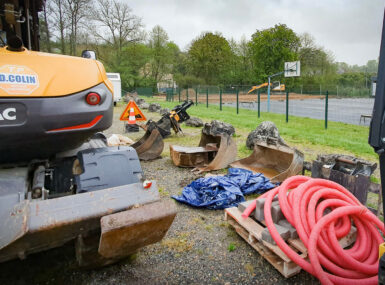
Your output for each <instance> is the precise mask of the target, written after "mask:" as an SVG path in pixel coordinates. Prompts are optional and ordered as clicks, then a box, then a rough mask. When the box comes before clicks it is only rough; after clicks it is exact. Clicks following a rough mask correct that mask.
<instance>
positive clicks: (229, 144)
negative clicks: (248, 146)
mask: <svg viewBox="0 0 385 285" xmlns="http://www.w3.org/2000/svg"><path fill="white" fill-rule="evenodd" d="M170 156H171V159H172V161H173V162H174V164H175V165H176V166H180V167H194V169H193V171H197V172H204V171H211V170H218V169H222V168H225V167H227V166H228V165H229V164H230V163H231V162H233V161H234V160H235V158H236V156H237V145H236V144H235V142H234V140H233V139H232V138H231V136H230V135H228V134H226V133H223V134H218V135H210V134H206V133H204V132H202V135H201V140H200V142H199V146H198V147H183V146H176V145H170Z"/></svg>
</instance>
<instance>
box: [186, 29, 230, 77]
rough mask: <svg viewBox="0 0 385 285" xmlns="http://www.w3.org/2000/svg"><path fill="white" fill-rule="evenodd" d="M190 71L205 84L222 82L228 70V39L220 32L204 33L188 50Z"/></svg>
mask: <svg viewBox="0 0 385 285" xmlns="http://www.w3.org/2000/svg"><path fill="white" fill-rule="evenodd" d="M188 56H189V66H190V70H191V73H192V74H193V75H194V76H196V77H198V78H202V79H204V80H205V82H206V84H217V83H223V82H224V81H225V80H224V79H225V77H226V73H228V72H229V67H230V63H231V58H232V56H233V53H232V51H231V48H230V45H229V43H228V41H227V40H226V39H225V38H224V37H223V36H222V35H220V34H218V33H217V34H213V33H209V32H207V33H204V34H202V35H201V36H200V37H198V38H197V39H195V40H194V41H193V42H192V43H191V46H190V48H189V50H188Z"/></svg>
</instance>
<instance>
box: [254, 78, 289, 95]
mask: <svg viewBox="0 0 385 285" xmlns="http://www.w3.org/2000/svg"><path fill="white" fill-rule="evenodd" d="M268 86H269V83H267V82H265V83H262V84H259V85H255V86H252V87H251V89H250V90H249V91H248V92H247V94H250V93H251V92H253V91H255V90H258V89H261V88H263V87H268ZM270 87H271V90H272V91H285V84H281V83H280V82H279V81H274V82H273V83H270Z"/></svg>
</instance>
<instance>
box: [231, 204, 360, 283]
mask: <svg viewBox="0 0 385 285" xmlns="http://www.w3.org/2000/svg"><path fill="white" fill-rule="evenodd" d="M225 220H226V221H227V222H228V223H229V224H230V225H231V226H232V227H233V228H234V229H235V231H236V232H237V233H238V234H239V235H240V236H241V237H242V238H243V239H244V240H245V241H246V242H247V243H248V244H250V245H251V246H252V247H253V248H254V249H255V250H256V251H258V252H259V254H260V255H262V256H263V257H264V258H265V259H266V260H267V261H268V262H270V264H271V265H273V266H274V267H275V268H276V269H277V270H278V271H279V272H280V273H281V274H282V275H283V276H284V277H285V278H289V277H292V276H294V275H296V274H298V273H299V272H300V271H301V267H300V266H298V265H297V264H296V263H295V262H294V261H292V260H291V259H290V258H289V257H288V256H287V255H286V254H285V253H284V252H283V251H282V250H281V249H280V248H279V247H278V246H277V245H273V244H271V243H268V242H266V241H264V240H262V231H263V230H264V228H265V226H264V225H263V224H260V223H258V222H257V221H255V220H253V219H251V218H246V219H245V218H243V217H242V212H240V211H239V210H238V208H236V207H233V208H228V209H225ZM356 232H357V231H356V229H355V228H354V227H352V230H351V231H350V233H349V234H348V235H347V236H346V237H344V238H342V239H341V240H340V241H339V242H340V244H341V246H342V247H343V248H345V247H348V246H349V245H351V244H352V243H353V242H354V241H355V239H356ZM287 243H288V245H289V246H290V247H291V248H292V249H293V250H294V251H296V252H297V253H298V254H299V256H301V257H302V258H307V249H306V247H305V245H304V244H303V243H302V241H301V240H300V239H298V238H297V239H288V241H287Z"/></svg>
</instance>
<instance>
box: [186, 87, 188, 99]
mask: <svg viewBox="0 0 385 285" xmlns="http://www.w3.org/2000/svg"><path fill="white" fill-rule="evenodd" d="M186 100H188V86H187V89H186Z"/></svg>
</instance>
